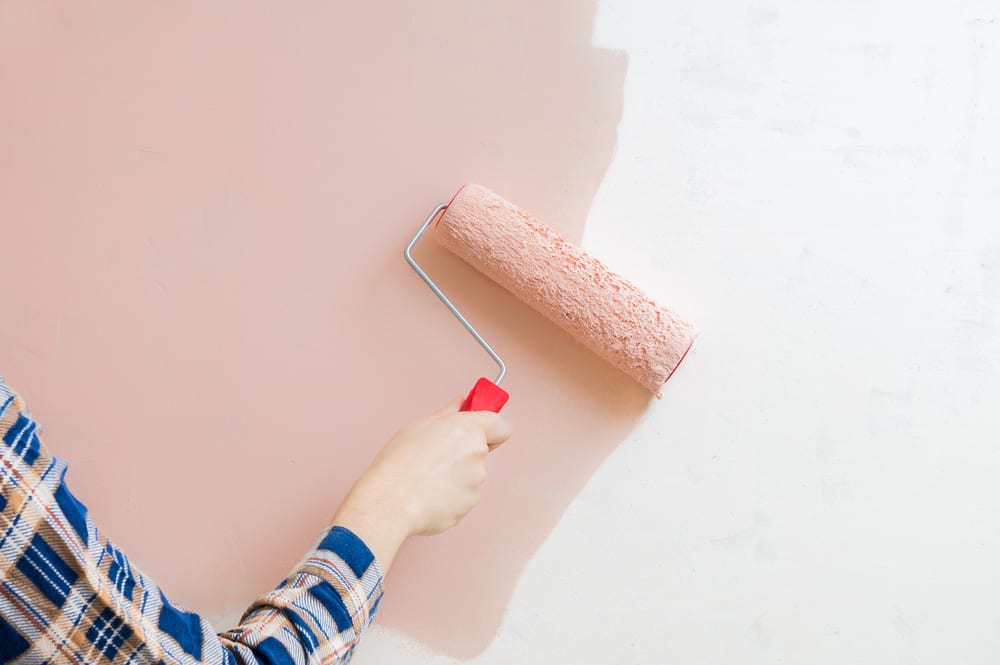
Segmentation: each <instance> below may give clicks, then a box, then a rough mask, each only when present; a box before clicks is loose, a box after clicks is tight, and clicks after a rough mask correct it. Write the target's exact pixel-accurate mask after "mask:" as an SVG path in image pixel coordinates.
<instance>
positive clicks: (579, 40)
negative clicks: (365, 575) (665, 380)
mask: <svg viewBox="0 0 1000 665" xmlns="http://www.w3.org/2000/svg"><path fill="white" fill-rule="evenodd" d="M469 6H471V5H467V3H458V2H453V3H445V2H440V3H432V4H429V5H421V7H420V8H419V10H417V9H416V8H413V9H411V10H409V11H408V10H407V9H406V8H407V7H408V5H405V4H404V3H366V4H364V5H362V6H361V8H360V9H357V8H355V9H352V12H355V11H356V12H359V13H358V14H357V15H355V16H353V17H352V20H351V21H350V22H347V21H345V20H344V15H343V11H344V10H341V9H339V8H336V7H325V8H322V9H317V8H316V7H315V6H313V5H311V4H309V3H291V4H289V3H283V4H280V5H279V4H273V5H272V4H269V3H250V4H247V3H240V6H239V11H236V4H235V3H213V4H212V5H211V6H209V7H202V6H201V5H200V4H199V3H178V4H176V5H172V6H171V7H170V8H162V7H161V8H158V9H157V10H156V11H157V12H159V13H152V14H151V13H150V11H151V6H148V5H147V6H139V7H138V8H137V9H134V10H131V11H132V12H133V13H131V14H123V13H121V12H120V11H115V12H112V11H111V10H110V8H109V6H103V5H101V4H100V3H97V4H95V5H90V6H87V7H86V8H84V7H83V6H80V7H79V8H77V9H68V8H64V7H60V6H57V5H48V4H44V3H31V4H20V5H16V6H15V5H13V4H6V5H4V6H3V8H2V10H0V11H2V12H3V13H2V17H3V20H2V21H0V29H2V30H3V35H2V38H0V53H2V55H3V60H2V61H3V62H5V63H8V65H9V66H7V67H5V68H4V70H3V76H4V88H5V90H10V91H12V92H16V94H8V95H5V96H7V97H8V102H5V104H4V105H3V109H2V110H0V114H2V115H0V119H2V120H3V124H4V126H5V127H7V128H8V131H6V132H5V138H4V141H5V149H4V150H3V151H0V160H3V161H0V175H2V177H0V187H3V190H0V201H2V203H0V205H2V206H3V207H2V208H0V220H2V223H3V224H4V230H5V236H6V237H8V238H9V237H10V234H11V233H12V232H13V231H12V230H16V232H17V234H18V240H19V242H20V243H21V246H23V247H25V248H26V250H25V251H24V252H14V253H10V252H8V253H5V272H6V274H14V275H17V276H18V279H19V280H20V282H21V283H22V284H23V288H24V291H23V294H22V295H21V296H17V297H14V296H6V297H7V298H8V300H5V301H4V302H3V303H0V304H2V306H3V311H4V312H5V316H4V319H3V324H2V328H0V334H2V336H3V341H4V344H3V349H2V352H0V353H2V355H0V367H2V368H3V370H2V371H3V372H4V373H5V375H6V376H7V377H8V379H9V380H10V382H11V383H12V384H13V385H15V386H17V387H19V388H21V389H22V390H23V391H24V392H25V393H26V395H27V397H28V399H29V402H30V403H31V404H32V405H33V410H34V411H35V412H36V415H38V416H39V418H40V419H41V420H42V422H43V423H44V424H46V426H47V437H48V438H47V442H48V445H50V447H53V448H54V449H56V450H57V452H59V453H60V454H64V455H65V456H67V457H69V458H70V459H71V462H72V471H71V476H70V479H71V484H72V485H73V487H74V489H75V490H76V491H77V492H78V493H79V494H80V495H81V496H82V497H83V498H84V499H85V501H86V502H87V503H88V504H89V505H90V507H91V509H92V510H94V512H95V514H96V515H97V517H98V521H99V523H100V524H102V525H103V526H104V527H105V528H106V529H107V530H108V531H109V532H110V533H113V534H114V535H115V536H116V537H118V538H119V540H121V541H122V542H123V544H124V545H125V546H126V547H127V549H128V551H129V552H130V553H131V554H132V556H133V559H135V560H137V561H139V562H140V563H141V564H142V565H143V566H144V567H145V568H146V569H147V570H148V571H150V572H152V574H153V575H154V577H156V578H157V579H159V580H160V581H161V582H163V583H164V584H165V585H166V586H167V589H168V591H170V590H171V589H173V590H174V592H175V593H174V595H175V596H177V597H179V598H180V599H181V600H183V601H185V602H188V603H189V604H192V605H194V606H196V607H197V608H198V609H200V610H202V611H204V612H206V613H209V614H210V615H212V616H213V617H214V618H215V619H217V620H218V621H220V622H225V621H226V620H228V619H229V618H231V617H232V616H233V615H234V614H236V613H238V611H239V609H240V608H241V606H242V605H243V604H245V602H246V601H247V600H248V599H249V598H251V597H252V596H253V594H254V593H256V592H257V590H258V589H259V588H260V587H261V586H262V585H266V584H267V583H268V581H269V580H273V579H275V578H276V577H277V576H278V575H280V574H281V572H282V571H283V570H284V569H285V568H287V566H288V565H289V562H290V560H292V559H294V556H295V552H297V551H299V550H301V548H302V547H303V546H304V545H305V544H306V543H307V542H308V540H309V538H310V535H311V533H312V532H313V530H314V525H315V524H317V523H320V522H322V521H323V519H325V517H326V516H327V515H328V514H329V512H331V511H332V508H333V506H334V505H335V503H336V501H337V500H338V498H339V496H340V495H341V494H342V492H343V491H344V490H345V489H346V484H347V483H349V481H350V478H351V476H352V475H353V474H354V473H356V471H357V469H359V468H360V467H361V466H362V465H363V463H364V461H365V460H366V459H367V457H368V456H369V455H370V454H371V452H372V451H373V450H374V449H375V447H376V446H377V445H378V442H380V441H381V440H382V438H384V436H387V435H388V434H389V433H391V431H392V429H393V428H394V427H395V426H396V424H397V423H398V422H399V421H401V420H402V419H405V418H407V417H413V416H415V415H417V414H419V413H421V412H423V411H424V410H426V409H429V408H433V406H435V405H436V404H437V403H438V402H442V401H444V400H445V399H447V397H448V396H450V394H452V393H455V392H459V391H460V390H461V389H463V388H464V386H465V383H466V382H467V377H468V376H469V374H470V372H471V373H472V374H475V373H478V372H480V371H484V370H487V369H488V367H489V365H488V363H486V361H485V359H484V358H483V357H482V356H481V355H480V354H479V352H478V351H477V349H475V348H474V346H472V345H468V346H463V344H467V342H466V341H465V340H464V338H463V333H462V332H461V331H460V330H457V329H456V328H455V326H454V325H453V324H452V322H451V321H449V320H448V318H447V316H446V315H445V314H444V313H443V312H442V311H441V310H440V307H439V305H438V304H437V303H436V302H435V301H434V300H433V299H432V298H430V297H429V294H427V293H426V292H425V290H424V288H423V286H422V285H421V284H419V283H418V282H417V281H416V280H415V278H414V277H413V275H411V274H408V273H407V269H406V267H405V265H402V264H401V261H400V260H399V256H398V254H399V251H398V250H399V248H400V247H401V244H400V240H401V239H405V237H406V236H407V234H408V233H409V232H410V229H411V227H412V226H413V223H414V222H415V221H419V217H420V216H421V214H422V213H423V211H424V209H425V208H427V207H429V205H431V204H433V203H434V202H436V200H437V199H438V198H442V197H443V196H446V195H447V194H446V193H445V192H447V191H449V190H450V189H451V188H453V185H454V183H457V182H461V181H464V180H480V181H483V182H485V183H487V184H490V185H492V186H494V187H495V188H496V189H498V190H499V191H501V193H504V194H506V195H507V196H509V197H510V198H512V199H514V200H516V201H518V202H519V203H522V204H523V205H524V206H525V207H527V208H529V209H531V210H533V211H535V212H536V213H538V214H539V215H540V216H541V217H542V218H543V219H546V220H547V221H549V222H550V223H552V224H553V225H554V226H557V227H558V228H560V229H561V230H563V231H564V232H565V233H567V234H568V235H569V236H570V237H571V238H573V239H574V240H579V241H582V244H583V245H584V246H585V247H586V248H588V249H590V250H592V251H593V252H594V253H595V254H597V255H599V256H600V257H602V258H604V259H606V260H607V261H608V263H610V264H611V265H612V266H613V267H617V268H619V269H621V270H622V271H623V272H626V273H627V274H628V275H629V276H630V277H632V278H633V279H634V281H636V282H637V283H639V284H641V285H643V286H644V287H646V288H647V289H648V290H649V291H650V292H651V293H652V294H653V295H655V296H657V297H658V298H660V299H662V300H663V301H664V302H666V303H669V304H670V305H672V306H674V307H675V308H676V309H677V310H678V311H681V312H683V313H684V314H685V315H687V316H688V317H689V318H691V319H692V320H694V321H695V322H696V323H698V324H699V326H700V328H701V330H702V335H701V337H700V339H699V342H698V344H697V345H696V348H695V350H694V351H693V352H692V354H691V355H690V356H689V357H688V359H687V360H685V363H684V365H682V367H681V368H680V370H679V371H678V372H677V374H676V375H675V376H674V377H673V378H672V379H671V382H670V384H669V385H668V386H667V389H666V390H665V392H664V398H663V399H662V400H659V401H653V402H650V403H647V402H646V400H645V398H644V397H643V395H642V394H641V392H640V391H636V390H635V389H634V387H632V386H631V385H630V384H629V383H628V382H627V381H622V380H620V379H619V378H617V377H616V375H615V374H614V373H613V372H608V371H607V370H606V369H604V368H603V367H602V366H601V365H600V364H599V363H595V362H594V361H593V360H592V359H590V358H589V357H588V356H587V354H586V353H583V352H580V351H579V350H577V349H574V348H573V347H569V346H567V345H566V344H565V343H564V340H562V338H561V337H559V335H558V334H557V333H554V332H553V331H551V330H549V329H548V328H547V327H546V326H545V325H544V324H542V323H540V322H538V321H537V320H535V319H534V318H533V317H532V315H530V314H528V313H525V312H524V311H523V309H522V308H520V306H518V305H517V304H516V303H513V302H511V301H510V300H508V299H506V297H505V296H504V295H503V294H502V293H500V292H498V291H497V290H495V289H492V287H491V286H490V285H489V284H486V283H482V282H479V281H476V279H475V278H470V277H469V276H468V275H467V273H466V272H465V271H464V269H463V268H462V266H460V265H458V264H457V263H455V262H452V261H451V260H450V259H449V257H447V256H441V255H439V254H437V253H435V252H434V251H433V248H428V249H427V250H426V253H425V254H424V257H425V260H426V261H428V262H429V265H430V266H432V267H433V269H434V270H435V271H436V273H435V274H439V275H441V276H442V278H443V279H444V280H445V281H446V283H447V284H448V285H449V287H450V288H452V289H457V290H458V291H457V292H458V294H459V295H460V296H461V299H462V301H463V302H467V303H469V306H470V307H471V308H472V311H471V314H472V315H473V318H474V319H475V320H477V321H481V322H482V326H483V328H484V329H485V330H488V331H490V335H491V340H492V339H494V338H495V339H496V343H497V345H498V347H503V348H505V349H509V350H510V351H509V352H508V353H510V354H513V355H512V363H511V365H512V373H511V386H510V387H511V392H512V393H513V394H514V396H515V400H514V402H513V403H512V404H511V407H510V411H509V413H510V415H511V418H512V419H513V420H514V421H515V422H516V423H517V426H518V438H517V439H516V440H515V441H512V442H511V445H510V446H508V447H505V449H503V456H500V455H498V456H497V457H496V459H495V460H494V464H493V468H492V476H491V479H490V485H489V489H488V492H489V494H488V496H487V498H486V500H485V502H484V505H483V506H482V507H481V509H480V510H479V511H477V513H476V514H474V515H473V516H471V517H470V520H469V522H468V523H467V524H466V525H464V526H463V527H462V529H460V530H457V531H456V532H454V533H453V534H451V535H449V536H446V537H444V538H441V539H437V540H434V541H431V540H428V541H418V542H416V543H414V544H413V545H412V546H411V547H410V548H408V550H407V551H406V552H404V553H403V555H401V559H400V561H401V564H400V568H399V569H398V571H396V572H394V573H393V575H392V576H391V577H390V579H389V595H388V596H387V599H386V604H385V607H384V610H385V611H384V616H383V617H381V618H380V625H379V626H377V627H376V629H375V631H374V632H373V634H372V635H371V637H370V638H369V639H368V640H367V642H366V644H365V645H364V646H363V647H362V649H361V650H360V652H359V655H358V658H357V659H356V662H358V663H361V664H362V665H364V664H365V663H368V664H378V663H402V662H414V663H449V662H454V660H455V659H458V660H466V661H469V662H475V663H509V662H572V661H576V662H581V663H597V662H625V663H650V664H652V663H663V662H674V663H718V662H740V663H778V662H808V663H837V664H838V665H839V664H841V663H845V662H850V663H878V664H880V665H881V664H883V663H891V662H908V663H939V662H956V663H963V664H964V663H986V662H992V661H993V660H995V654H996V653H997V652H998V650H1000V634H998V633H997V631H996V626H997V624H998V623H1000V612H998V610H997V607H996V604H995V603H994V602H993V600H992V599H993V598H994V597H995V595H996V592H997V591H1000V579H998V574H997V572H996V566H995V561H996V559H997V555H998V554H1000V529H998V527H997V520H996V516H997V514H998V511H1000V493H998V492H997V491H996V489H995V484H996V481H995V479H996V477H997V476H998V471H1000V454H998V453H997V450H996V446H995V442H996V432H997V430H998V427H997V426H998V424H1000V422H998V421H1000V415H998V410H997V409H996V408H995V405H996V404H997V403H998V397H1000V335H998V331H997V317H996V307H997V304H998V299H1000V273H998V270H1000V268H998V260H1000V228H998V226H997V224H996V221H995V220H996V210H997V209H998V204H1000V188H998V187H997V182H998V181H1000V180H998V175H1000V174H998V172H997V165H996V161H997V151H998V146H1000V142H998V139H1000V135H998V128H997V123H996V117H998V111H1000V108H998V107H1000V93H998V92H997V86H996V84H995V83H994V81H995V80H997V79H998V73H1000V61H998V57H1000V46H998V40H1000V16H998V14H997V10H996V8H995V5H993V4H992V3H986V2H979V3H977V2H971V1H961V2H943V1H939V2H925V3H920V4H917V5H914V4H913V3H905V4H904V3H902V2H899V0H886V1H884V2H869V3H823V2H815V1H807V2H795V3H792V2H749V1H746V0H726V1H716V2H705V3H661V2H653V1H650V2H635V1H632V2H628V1H626V0H604V1H603V2H602V3H601V4H600V6H599V7H597V8H596V16H595V7H594V6H593V5H592V4H591V3H580V2H578V1H574V2H570V1H569V0H567V1H566V2H558V3H557V2H552V3H548V2H545V3H538V2H535V3H530V6H529V3H525V4H524V5H523V6H522V5H521V4H515V3H496V4H495V5H485V4H480V5H475V6H473V8H472V9H469ZM621 51H624V54H627V69H626V58H625V55H623V54H622V53H621ZM443 92H447V93H449V94H446V95H444V96H443V97H442V93H443ZM619 120H620V124H619ZM616 126H617V136H616V130H615V127H616ZM612 155H613V159H612ZM609 164H610V166H609ZM605 169H607V174H606V175H605ZM387 187H391V189H389V190H387V189H386V188H387ZM359 192H361V193H362V194H364V195H363V196H359V195H358V193H359ZM595 193H596V196H595ZM584 222H586V227H585V228H584ZM27 248H30V249H27ZM418 348H419V350H416V351H415V350H414V349H418ZM399 377H404V378H405V379H406V382H405V383H400V384H399V387H398V390H399V392H396V393H392V392H390V393H389V394H386V392H385V391H386V390H390V391H391V390H393V389H394V388H392V386H395V385H396V382H397V381H398V380H399ZM414 382H416V383H417V385H419V387H420V390H419V391H417V392H418V396H417V397H416V398H414V397H413V391H412V390H410V389H409V388H410V387H411V386H412V385H413V383H414ZM335 412H343V413H347V414H351V415H350V417H346V418H345V417H336V416H333V417H331V415H330V414H331V413H335ZM387 414H390V415H387ZM248 452H249V453H251V454H247V453H248ZM192 459H197V460H199V462H198V464H196V465H194V464H192V463H191V460H192ZM307 462H308V463H307ZM108 464H113V465H114V466H113V468H115V469H117V470H118V473H116V474H115V475H113V476H111V477H109V476H108V474H107V473H105V472H103V471H102V469H103V468H104V467H105V466H106V465H108ZM223 466H225V467H227V468H229V469H230V471H229V472H228V473H226V474H220V473H219V472H218V469H220V468H222V467H223ZM154 469H155V472H154V471H152V470H154ZM274 469H285V470H287V471H285V472H284V473H275V472H274ZM246 478H250V479H252V482H249V483H248V482H245V479H246ZM181 481H183V482H185V483H186V484H187V485H188V486H189V487H192V488H196V489H194V490H192V492H190V494H189V495H185V496H184V497H183V498H182V500H181V502H180V504H176V503H173V502H170V501H167V500H166V499H165V498H164V497H165V496H166V492H167V490H168V489H169V488H171V487H173V486H175V485H176V483H178V482H181ZM302 487H306V488H308V490H307V491H303V490H302V489H301V488H302ZM202 488H204V489H202ZM276 496H277V497H280V499H281V500H280V501H279V502H275V501H274V498H275V497H276ZM251 513H252V514H254V515H255V517H256V518H257V519H258V520H262V521H263V523H264V524H265V525H266V528H267V530H268V531H269V532H270V533H271V534H273V535H271V537H269V538H267V539H266V540H264V541H261V540H260V538H259V534H258V533H257V532H256V531H255V530H254V529H253V528H251V527H250V526H248V524H249V522H248V521H247V520H243V519H241V515H245V514H251ZM556 522H558V524H557V525H556V526H555V527H554V529H553V528H552V526H553V524H555V523H556ZM550 529H551V531H550ZM176 542H187V543H198V544H199V545H200V546H201V547H199V548H193V547H192V548H191V549H189V550H181V551H180V552H176V551H175V553H172V554H171V555H170V556H167V555H166V554H165V553H166V552H167V548H166V547H165V546H166V545H167V544H172V543H176ZM253 544H257V545H258V546H257V547H256V548H255V549H254V553H253V555H248V554H242V555H240V556H238V557H236V560H234V556H233V552H234V551H239V548H240V547H249V546H251V545H253ZM448 575H454V576H455V577H454V578H452V579H451V580H450V582H449V583H448V584H447V585H445V586H438V587H436V588H441V589H443V590H444V591H443V592H442V593H441V594H438V595H435V596H434V597H432V598H430V599H427V598H425V597H423V596H422V595H421V591H423V590H424V589H425V588H430V587H434V586H435V581H436V580H441V579H445V578H446V577H447V576H448ZM515 585H516V586H515ZM511 593H512V595H511Z"/></svg>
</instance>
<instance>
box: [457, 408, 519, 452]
mask: <svg viewBox="0 0 1000 665" xmlns="http://www.w3.org/2000/svg"><path fill="white" fill-rule="evenodd" d="M466 417H467V418H470V419H474V420H475V422H476V424H478V425H479V426H480V427H482V428H483V433H484V434H485V435H486V444H487V445H488V446H489V447H490V450H493V449H494V448H496V447H497V446H499V445H501V444H502V443H503V442H504V441H506V440H507V439H509V438H510V435H511V434H513V432H514V428H513V427H512V426H511V424H510V423H509V422H507V420H506V419H505V418H504V417H503V416H501V415H500V414H498V413H493V412H492V411H470V412H468V414H467V416H466Z"/></svg>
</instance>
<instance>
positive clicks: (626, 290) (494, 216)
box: [434, 185, 695, 394]
mask: <svg viewBox="0 0 1000 665" xmlns="http://www.w3.org/2000/svg"><path fill="white" fill-rule="evenodd" d="M434 237H435V239H437V241H438V242H439V243H440V244H441V245H442V246H444V247H445V248H447V249H449V250H450V251H452V252H454V253H455V254H457V255H458V256H460V257H461V258H463V259H465V261H467V262H468V263H469V264H470V265H472V266H473V267H475V268H476V269H478V270H479V271H480V272H482V273H483V274H485V275H486V276H487V277H489V278H490V279H492V280H493V281H495V282H497V283H498V284H500V285H501V286H503V287H504V288H505V289H507V290H508V291H510V292H511V293H513V294H514V295H515V296H517V297H518V298H520V299H521V300H523V301H524V302H526V303H527V304H529V305H531V306H532V307H533V308H534V309H536V310H538V311H539V312H540V313H541V314H543V315H544V316H545V317H546V318H548V319H549V320H551V321H552V322H554V323H555V324H556V325H558V326H559V327H561V328H562V329H563V330H565V331H566V332H568V333H569V334H570V335H572V336H573V337H574V338H576V339H577V340H579V341H580V342H582V343H583V344H584V345H585V346H586V347H587V348H589V349H590V350H591V351H593V352H595V353H597V354H598V355H599V356H601V357H602V358H605V359H606V360H608V361H609V362H610V363H611V364H613V365H614V366H615V367H618V368H619V369H621V370H623V371H624V372H626V373H627V374H629V375H630V376H632V377H633V378H634V379H635V380H636V381H638V382H639V383H641V384H642V385H643V386H645V387H646V388H648V389H649V390H650V391H652V392H653V393H655V394H659V392H660V388H661V387H662V386H663V384H664V382H665V381H666V380H667V379H668V378H670V375H671V374H673V372H674V370H675V369H676V368H677V365H678V364H679V363H680V362H681V360H683V359H684V355H685V354H686V353H687V351H688V349H689V348H690V347H691V343H692V342H693V341H694V334H695V333H694V328H693V326H691V324H689V323H687V322H686V321H684V320H683V319H681V318H680V317H678V316H677V315H676V314H674V313H673V312H671V311H670V310H668V309H666V308H664V307H661V306H660V305H657V304H656V303H655V302H653V300H651V299H650V298H648V297H647V296H646V295H645V294H643V292H642V291H640V290H639V289H638V288H636V287H635V286H634V285H633V284H632V283H631V282H628V281H626V280H625V279H623V278H622V277H621V276H619V275H617V274H616V273H614V272H612V271H611V270H609V269H608V268H607V267H606V266H605V265H604V264H603V263H601V262H600V261H598V260H597V259H595V258H593V257H592V256H590V255H589V254H587V253H586V252H584V251H583V250H580V249H577V248H576V247H574V246H573V245H572V244H571V243H570V242H569V241H567V240H566V239H565V238H563V237H561V236H560V235H559V234H557V233H556V232H555V231H553V230H552V229H550V228H549V227H547V226H545V225H544V224H542V223H541V222H539V221H537V220H536V219H534V218H533V217H531V216H530V215H529V214H528V213H526V212H525V211H523V210H521V209H520V208H518V207H517V206H515V205H513V204H512V203H510V202H508V201H506V200H504V199H503V198H501V197H500V196H498V195H497V194H495V193H493V192H491V191H490V190H488V189H486V188H485V187H481V186H479V185H466V186H465V187H463V188H462V189H461V190H459V192H458V194H456V195H455V198H454V200H452V202H451V203H450V204H449V205H448V208H447V209H446V210H445V212H444V214H443V215H442V216H441V219H440V220H438V222H437V224H436V225H435V227H434Z"/></svg>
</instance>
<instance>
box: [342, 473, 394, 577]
mask: <svg viewBox="0 0 1000 665" xmlns="http://www.w3.org/2000/svg"><path fill="white" fill-rule="evenodd" d="M356 489H357V488H356ZM356 489H352V490H351V493H350V494H349V495H348V496H347V498H346V499H345V500H344V503H343V504H342V505H341V506H340V509H339V510H337V513H336V514H335V515H334V517H333V525H334V526H342V527H345V528H347V529H350V530H351V531H352V532H354V534H355V535H357V536H358V538H360V539H361V540H362V541H364V543H365V545H367V546H368V549H370V550H371V551H372V554H374V555H375V560H376V561H378V564H379V567H380V568H381V569H382V574H383V575H384V574H385V573H387V572H388V571H389V568H390V567H391V566H392V561H393V559H395V557H396V552H397V551H398V550H399V548H400V546H401V545H402V544H403V542H404V541H405V540H406V539H407V538H408V537H409V536H410V535H411V534H412V528H411V521H410V519H409V518H408V516H407V515H406V513H405V511H400V510H394V509H393V508H392V507H391V506H390V505H388V504H387V502H385V501H382V500H377V499H373V498H369V497H368V495H367V494H366V493H365V492H360V491H356Z"/></svg>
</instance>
